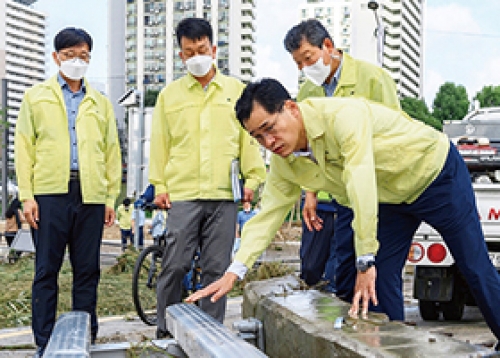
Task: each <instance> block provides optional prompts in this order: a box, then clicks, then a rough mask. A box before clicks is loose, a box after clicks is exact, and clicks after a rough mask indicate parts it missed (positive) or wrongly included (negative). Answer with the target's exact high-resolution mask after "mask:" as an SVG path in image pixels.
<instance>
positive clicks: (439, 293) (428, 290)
mask: <svg viewBox="0 0 500 358" xmlns="http://www.w3.org/2000/svg"><path fill="white" fill-rule="evenodd" d="M454 281H455V270H454V269H453V268H452V267H450V266H447V267H443V266H417V267H415V279H414V281H413V297H414V298H416V299H418V300H428V301H450V300H451V299H452V297H453V283H454Z"/></svg>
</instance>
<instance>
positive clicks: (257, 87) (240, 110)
mask: <svg viewBox="0 0 500 358" xmlns="http://www.w3.org/2000/svg"><path fill="white" fill-rule="evenodd" d="M289 99H291V97H290V94H289V93H288V91H287V90H286V88H285V87H283V85H282V84H281V83H280V82H278V81H277V80H275V79H273V78H263V79H261V80H259V81H256V82H253V83H250V84H249V85H248V86H246V88H245V89H244V90H243V93H242V94H241V96H240V98H239V99H238V101H237V102H236V106H235V107H234V109H235V111H236V117H237V118H238V120H239V121H240V123H241V124H242V125H243V122H244V121H246V120H247V119H248V118H250V114H251V113H252V111H253V106H254V103H258V104H259V105H261V106H262V107H263V108H264V110H265V111H266V112H267V113H269V114H274V113H277V112H280V111H281V110H282V109H283V105H284V104H285V102H286V101H287V100H289Z"/></svg>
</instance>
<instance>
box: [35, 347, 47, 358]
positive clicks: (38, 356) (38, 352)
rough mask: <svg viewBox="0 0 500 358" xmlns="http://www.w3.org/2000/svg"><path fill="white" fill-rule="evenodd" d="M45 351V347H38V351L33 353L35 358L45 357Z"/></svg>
mask: <svg viewBox="0 0 500 358" xmlns="http://www.w3.org/2000/svg"><path fill="white" fill-rule="evenodd" d="M44 351H45V348H42V347H36V352H35V354H34V355H33V358H42V357H43V352H44Z"/></svg>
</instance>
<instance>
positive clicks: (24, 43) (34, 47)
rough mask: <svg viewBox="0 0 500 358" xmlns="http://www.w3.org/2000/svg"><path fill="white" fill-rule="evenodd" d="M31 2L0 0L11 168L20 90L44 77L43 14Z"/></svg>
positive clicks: (1, 74) (1, 75) (0, 64)
mask: <svg viewBox="0 0 500 358" xmlns="http://www.w3.org/2000/svg"><path fill="white" fill-rule="evenodd" d="M35 2H36V0H31V1H30V0H0V79H6V80H7V120H8V122H9V124H10V127H9V138H8V143H7V151H8V155H9V158H8V160H9V168H11V169H12V167H13V165H12V164H13V163H12V160H13V157H14V127H15V123H16V118H17V115H18V113H19V109H20V107H21V101H22V99H23V94H24V91H25V90H26V89H27V88H29V87H31V86H32V85H34V84H36V83H38V82H41V81H43V80H44V79H45V61H46V56H45V41H46V18H45V15H44V14H43V13H41V12H39V11H36V10H34V9H33V8H32V7H31V5H32V4H33V3H35ZM0 92H2V89H1V88H0ZM1 95H2V96H3V93H1ZM0 98H3V97H0Z"/></svg>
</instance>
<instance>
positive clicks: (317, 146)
mask: <svg viewBox="0 0 500 358" xmlns="http://www.w3.org/2000/svg"><path fill="white" fill-rule="evenodd" d="M298 106H299V109H300V112H301V114H302V120H303V122H304V127H305V130H306V136H307V143H308V144H309V147H310V148H311V150H312V152H313V154H314V157H315V158H316V160H318V164H320V165H321V163H323V164H324V160H321V158H322V157H323V155H322V151H323V149H324V134H325V125H324V121H323V120H322V118H321V114H320V113H319V112H318V111H316V110H315V109H314V108H313V107H311V106H310V105H309V104H308V103H307V101H303V102H299V103H298ZM318 157H319V158H318ZM296 159H297V157H296V156H295V155H293V154H291V155H289V156H288V157H287V160H288V162H289V163H292V162H294V161H295V160H296Z"/></svg>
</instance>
